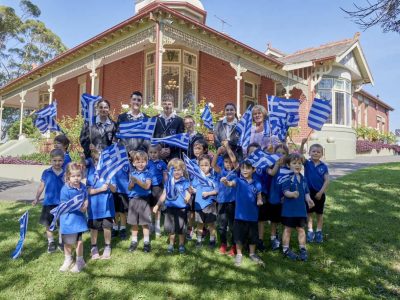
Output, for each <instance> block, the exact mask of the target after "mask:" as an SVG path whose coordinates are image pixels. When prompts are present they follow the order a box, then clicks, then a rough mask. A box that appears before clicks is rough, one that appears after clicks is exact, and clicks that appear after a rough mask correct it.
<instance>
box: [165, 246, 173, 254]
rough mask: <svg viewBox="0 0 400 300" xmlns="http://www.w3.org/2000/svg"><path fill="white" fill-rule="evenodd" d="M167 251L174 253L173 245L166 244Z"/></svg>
mask: <svg viewBox="0 0 400 300" xmlns="http://www.w3.org/2000/svg"><path fill="white" fill-rule="evenodd" d="M167 252H168V253H170V254H172V253H174V245H168V247H167Z"/></svg>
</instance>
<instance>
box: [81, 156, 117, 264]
mask: <svg viewBox="0 0 400 300" xmlns="http://www.w3.org/2000/svg"><path fill="white" fill-rule="evenodd" d="M90 156H91V159H92V162H93V163H92V164H90V166H89V168H88V169H87V176H86V178H87V180H86V186H87V189H88V194H89V206H88V219H89V222H88V226H89V228H90V241H91V246H90V255H91V257H92V259H99V258H101V259H109V258H111V229H112V226H113V223H114V215H115V209H114V199H113V196H112V193H111V192H115V191H116V188H115V186H114V185H112V184H107V183H104V182H103V181H101V180H99V179H96V177H95V171H96V166H97V164H98V163H99V157H100V153H99V151H98V150H96V149H93V150H91V154H90ZM99 230H102V231H103V233H104V242H105V245H104V251H103V255H102V256H101V257H100V255H99V250H98V247H97V235H98V232H99Z"/></svg>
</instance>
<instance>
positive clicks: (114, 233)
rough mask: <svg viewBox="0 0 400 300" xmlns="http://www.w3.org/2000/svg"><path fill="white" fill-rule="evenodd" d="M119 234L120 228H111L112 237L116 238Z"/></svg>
mask: <svg viewBox="0 0 400 300" xmlns="http://www.w3.org/2000/svg"><path fill="white" fill-rule="evenodd" d="M117 236H118V229H114V228H113V229H112V230H111V237H112V238H115V237H117Z"/></svg>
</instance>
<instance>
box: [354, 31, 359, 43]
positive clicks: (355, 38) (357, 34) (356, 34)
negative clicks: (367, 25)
mask: <svg viewBox="0 0 400 300" xmlns="http://www.w3.org/2000/svg"><path fill="white" fill-rule="evenodd" d="M360 35H361V33H359V32H356V33H355V34H354V37H353V40H356V41H358V39H359V38H360Z"/></svg>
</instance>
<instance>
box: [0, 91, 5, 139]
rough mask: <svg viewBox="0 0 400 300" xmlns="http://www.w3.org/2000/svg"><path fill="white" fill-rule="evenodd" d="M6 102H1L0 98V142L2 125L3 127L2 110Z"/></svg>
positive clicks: (0, 98)
mask: <svg viewBox="0 0 400 300" xmlns="http://www.w3.org/2000/svg"><path fill="white" fill-rule="evenodd" d="M5 101H6V100H2V97H1V96H0V141H1V136H2V125H3V110H4V107H3V106H4V102H5Z"/></svg>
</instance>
